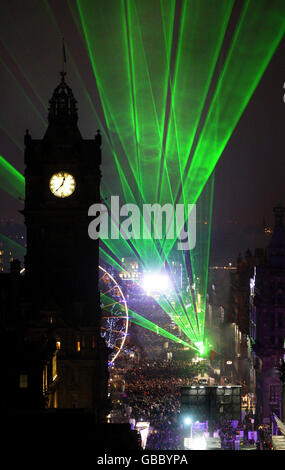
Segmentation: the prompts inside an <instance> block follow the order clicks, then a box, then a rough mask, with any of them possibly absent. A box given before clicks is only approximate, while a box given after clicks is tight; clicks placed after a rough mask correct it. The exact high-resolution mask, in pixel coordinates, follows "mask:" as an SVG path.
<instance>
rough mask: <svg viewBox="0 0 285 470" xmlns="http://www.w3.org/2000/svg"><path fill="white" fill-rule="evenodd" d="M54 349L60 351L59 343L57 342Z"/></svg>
mask: <svg viewBox="0 0 285 470" xmlns="http://www.w3.org/2000/svg"><path fill="white" fill-rule="evenodd" d="M55 347H56V349H60V341H57V342H56V343H55Z"/></svg>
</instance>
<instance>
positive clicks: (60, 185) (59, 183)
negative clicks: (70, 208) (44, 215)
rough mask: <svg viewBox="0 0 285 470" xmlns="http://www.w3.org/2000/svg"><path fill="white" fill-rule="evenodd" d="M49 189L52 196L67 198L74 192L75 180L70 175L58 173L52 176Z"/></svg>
mask: <svg viewBox="0 0 285 470" xmlns="http://www.w3.org/2000/svg"><path fill="white" fill-rule="evenodd" d="M49 187H50V190H51V192H52V194H53V195H54V196H56V197H68V196H70V195H71V194H72V193H73V192H74V190H75V179H74V177H73V176H72V175H71V174H70V173H67V172H65V171H60V172H59V173H55V174H54V175H52V177H51V179H50V182H49Z"/></svg>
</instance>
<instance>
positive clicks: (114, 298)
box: [99, 266, 129, 364]
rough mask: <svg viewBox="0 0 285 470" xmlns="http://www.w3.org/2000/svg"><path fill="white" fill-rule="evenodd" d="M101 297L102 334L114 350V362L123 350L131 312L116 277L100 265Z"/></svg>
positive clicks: (111, 356)
mask: <svg viewBox="0 0 285 470" xmlns="http://www.w3.org/2000/svg"><path fill="white" fill-rule="evenodd" d="M99 291H100V297H101V309H102V321H101V336H102V337H103V338H104V339H105V341H106V344H107V346H108V348H110V349H111V350H112V352H111V354H110V357H109V362H110V363H111V364H113V363H114V362H115V360H116V359H117V357H118V356H119V354H120V353H121V352H122V351H123V349H124V345H125V341H126V338H127V334H128V328H129V313H128V306H127V302H126V299H125V296H124V294H123V292H122V289H121V288H120V286H119V284H118V283H117V281H116V280H115V279H114V277H113V276H112V275H111V274H110V273H108V271H106V269H104V268H103V267H102V266H99Z"/></svg>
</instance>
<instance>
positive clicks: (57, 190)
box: [55, 176, 65, 192]
mask: <svg viewBox="0 0 285 470" xmlns="http://www.w3.org/2000/svg"><path fill="white" fill-rule="evenodd" d="M64 181H65V176H64V178H63V180H62V183H61V185H60V186H59V187H58V188H57V189H56V190H55V192H57V191H58V190H59V189H60V188H61V186H63V185H64Z"/></svg>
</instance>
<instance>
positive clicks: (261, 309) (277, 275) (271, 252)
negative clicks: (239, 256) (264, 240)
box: [250, 206, 285, 423]
mask: <svg viewBox="0 0 285 470" xmlns="http://www.w3.org/2000/svg"><path fill="white" fill-rule="evenodd" d="M284 213H285V209H284V208H283V207H280V206H278V207H275V208H274V215H275V227H274V230H273V234H272V237H271V241H270V243H269V246H268V248H267V258H266V261H265V262H264V263H262V264H261V265H259V266H257V267H256V268H255V270H254V273H253V277H252V279H251V283H250V287H251V301H250V305H251V307H250V338H251V344H252V358H253V362H254V368H255V378H256V412H257V416H258V419H259V421H260V422H263V423H269V422H270V420H271V417H272V413H276V414H277V415H278V416H281V384H280V375H279V371H278V367H279V365H280V361H282V359H283V357H284V338H285V228H284V220H283V219H284Z"/></svg>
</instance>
